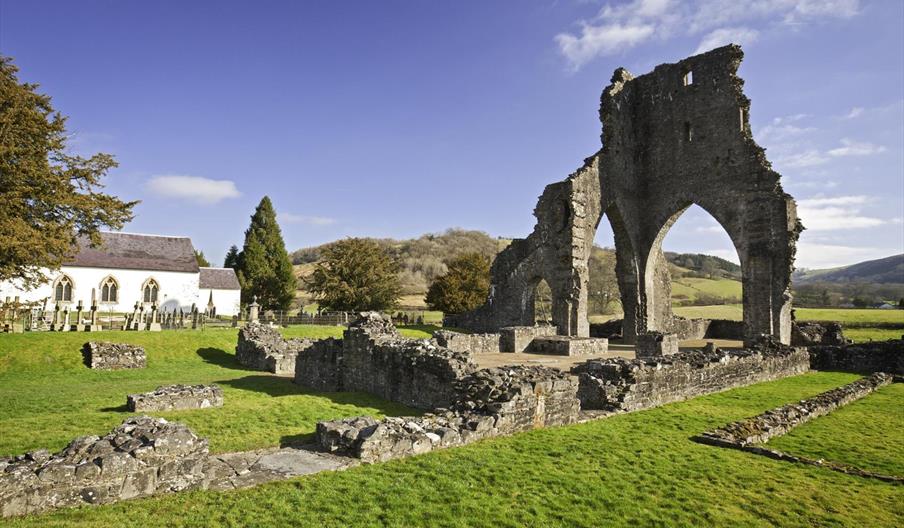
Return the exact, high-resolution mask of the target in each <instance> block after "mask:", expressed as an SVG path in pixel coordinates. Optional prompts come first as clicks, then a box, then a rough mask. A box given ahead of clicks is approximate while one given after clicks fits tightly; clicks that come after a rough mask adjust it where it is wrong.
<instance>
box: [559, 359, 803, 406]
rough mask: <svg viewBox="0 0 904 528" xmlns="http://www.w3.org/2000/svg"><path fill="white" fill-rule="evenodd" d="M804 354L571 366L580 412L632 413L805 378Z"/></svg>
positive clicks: (595, 362)
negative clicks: (577, 381) (576, 380)
mask: <svg viewBox="0 0 904 528" xmlns="http://www.w3.org/2000/svg"><path fill="white" fill-rule="evenodd" d="M809 368H810V357H809V355H808V354H807V352H806V350H804V349H800V348H791V347H784V346H779V347H761V348H751V349H744V350H722V349H717V350H709V351H703V350H691V351H686V352H679V353H677V354H673V355H670V356H663V357H662V358H649V359H623V358H613V359H604V360H600V359H594V360H589V361H586V362H584V363H581V364H578V365H575V366H574V367H573V368H572V369H571V373H572V374H574V375H577V376H578V377H579V379H580V389H579V390H578V396H579V397H580V399H581V407H582V408H583V409H605V410H623V411H633V410H638V409H645V408H649V407H656V406H659V405H663V404H665V403H669V402H673V401H680V400H685V399H688V398H693V397H695V396H700V395H703V394H709V393H712V392H718V391H722V390H725V389H730V388H733V387H743V386H745V385H750V384H753V383H760V382H763V381H769V380H773V379H779V378H783V377H786V376H793V375H797V374H802V373H804V372H807V371H808V370H809Z"/></svg>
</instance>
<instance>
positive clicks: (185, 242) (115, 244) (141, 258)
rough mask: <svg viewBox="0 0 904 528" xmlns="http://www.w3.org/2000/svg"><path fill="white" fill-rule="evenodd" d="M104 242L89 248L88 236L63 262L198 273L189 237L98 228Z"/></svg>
mask: <svg viewBox="0 0 904 528" xmlns="http://www.w3.org/2000/svg"><path fill="white" fill-rule="evenodd" d="M100 237H101V240H102V241H103V243H102V244H101V245H100V246H98V247H94V248H92V247H91V245H90V243H89V241H88V239H87V238H81V239H79V241H78V246H79V247H78V252H77V253H76V254H75V256H74V257H72V258H71V259H69V260H67V261H66V262H64V263H63V265H64V266H75V267H84V268H112V269H134V270H149V271H181V272H186V273H198V271H199V268H198V261H197V260H196V259H195V247H194V246H193V245H192V243H191V239H190V238H188V237H172V236H160V235H138V234H133V233H111V232H101V234H100Z"/></svg>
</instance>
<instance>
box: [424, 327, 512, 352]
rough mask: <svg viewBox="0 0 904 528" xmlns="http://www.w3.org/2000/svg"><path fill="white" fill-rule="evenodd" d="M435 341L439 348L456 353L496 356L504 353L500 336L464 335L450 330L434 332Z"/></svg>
mask: <svg viewBox="0 0 904 528" xmlns="http://www.w3.org/2000/svg"><path fill="white" fill-rule="evenodd" d="M433 339H435V340H436V343H437V344H438V345H439V346H441V347H445V348H448V349H449V350H454V351H456V352H467V353H469V354H495V353H497V352H501V351H502V349H501V346H500V343H501V335H500V334H463V333H461V332H450V331H449V330H437V331H436V332H433Z"/></svg>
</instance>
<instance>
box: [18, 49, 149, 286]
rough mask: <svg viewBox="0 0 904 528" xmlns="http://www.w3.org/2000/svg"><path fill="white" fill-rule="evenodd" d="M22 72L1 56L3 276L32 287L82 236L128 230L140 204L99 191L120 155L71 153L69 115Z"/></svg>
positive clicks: (95, 237) (93, 238)
mask: <svg viewBox="0 0 904 528" xmlns="http://www.w3.org/2000/svg"><path fill="white" fill-rule="evenodd" d="M17 71H18V68H16V67H15V66H14V65H13V63H12V60H11V59H10V58H9V57H4V56H2V55H0V204H3V205H2V207H0V233H2V236H0V280H9V279H19V280H21V281H22V283H23V284H24V285H25V286H26V287H33V286H36V285H38V284H40V283H42V282H44V281H46V280H47V278H46V276H45V275H44V273H42V272H41V268H51V269H53V268H58V267H59V266H60V265H61V264H62V263H63V261H64V260H65V259H66V258H67V257H70V256H71V255H72V254H73V253H74V251H75V249H76V242H77V239H78V237H80V236H85V237H88V239H89V240H90V241H91V243H92V244H93V245H97V244H100V242H101V239H100V235H99V231H100V229H101V228H102V227H109V228H113V229H119V228H121V227H122V226H123V224H125V223H126V222H128V221H129V220H131V219H132V208H133V207H134V206H135V204H137V203H138V202H123V201H122V200H120V199H119V198H116V197H115V196H112V195H109V194H104V193H102V192H99V190H98V189H100V188H102V187H103V185H101V183H100V182H101V179H102V178H103V176H104V175H106V173H107V171H108V170H110V169H111V168H113V167H116V161H114V159H113V156H111V155H109V154H102V153H99V154H95V155H93V156H91V157H90V158H87V159H86V158H82V157H80V156H73V155H69V154H66V139H67V137H66V118H65V117H63V116H62V115H61V114H60V113H59V112H57V111H55V110H54V109H53V107H52V106H51V104H50V97H49V96H47V95H43V94H40V93H37V92H36V90H37V88H38V85H36V84H29V83H22V84H20V83H19V79H18V77H17V76H16V72H17Z"/></svg>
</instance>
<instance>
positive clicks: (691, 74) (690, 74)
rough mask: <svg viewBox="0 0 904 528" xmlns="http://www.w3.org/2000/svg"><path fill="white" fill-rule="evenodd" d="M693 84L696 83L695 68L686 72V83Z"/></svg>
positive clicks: (686, 84)
mask: <svg viewBox="0 0 904 528" xmlns="http://www.w3.org/2000/svg"><path fill="white" fill-rule="evenodd" d="M692 84H694V72H693V70H688V71H687V72H686V73H685V74H684V85H685V86H690V85H692Z"/></svg>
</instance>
